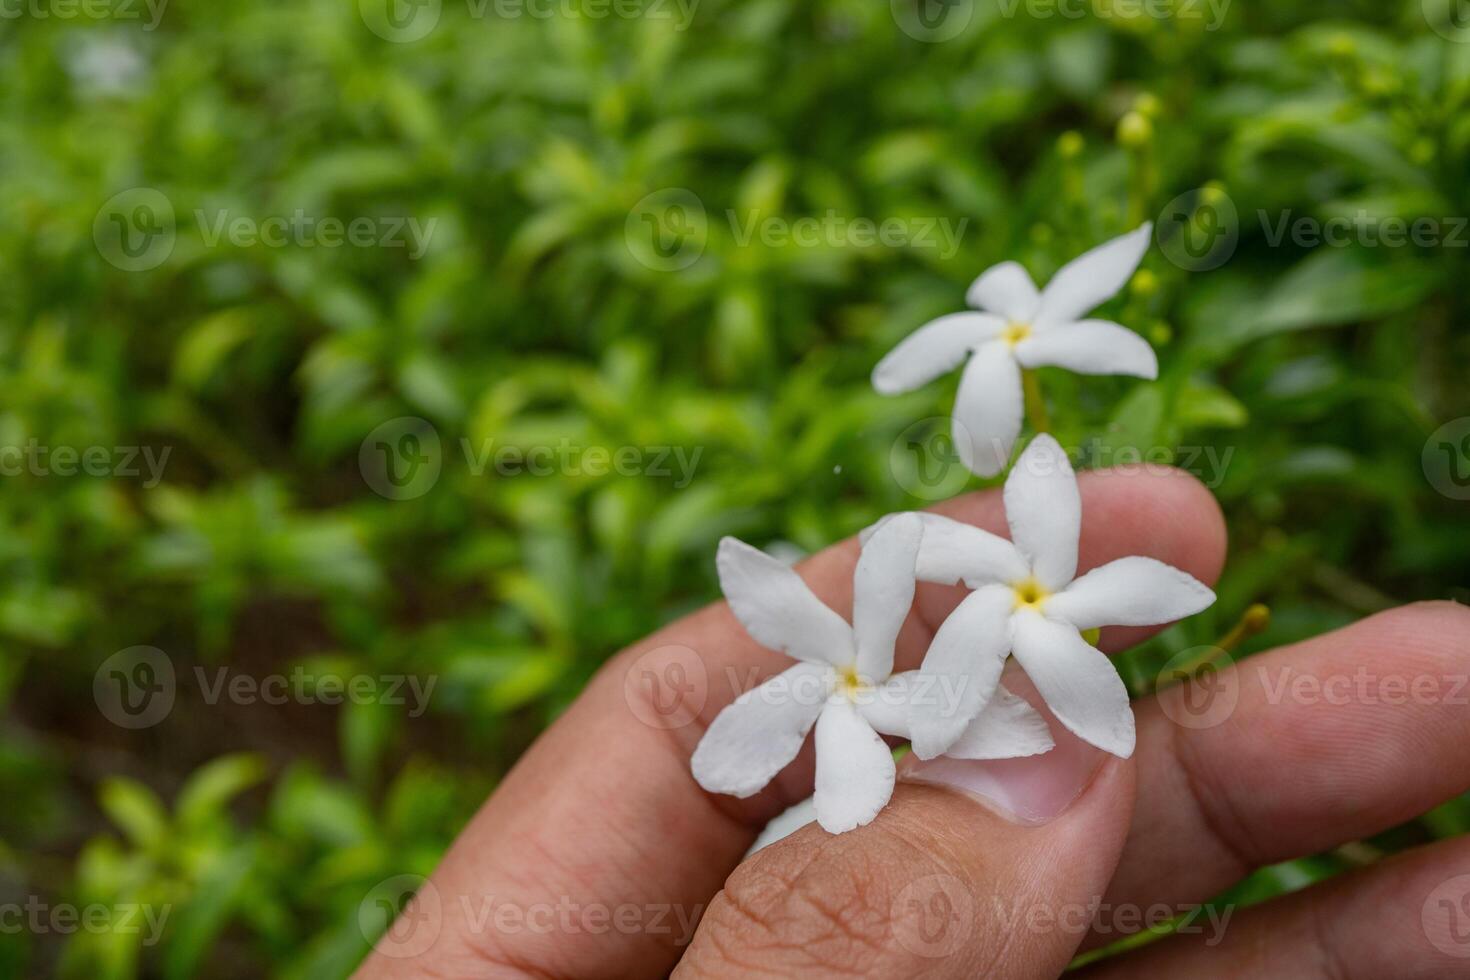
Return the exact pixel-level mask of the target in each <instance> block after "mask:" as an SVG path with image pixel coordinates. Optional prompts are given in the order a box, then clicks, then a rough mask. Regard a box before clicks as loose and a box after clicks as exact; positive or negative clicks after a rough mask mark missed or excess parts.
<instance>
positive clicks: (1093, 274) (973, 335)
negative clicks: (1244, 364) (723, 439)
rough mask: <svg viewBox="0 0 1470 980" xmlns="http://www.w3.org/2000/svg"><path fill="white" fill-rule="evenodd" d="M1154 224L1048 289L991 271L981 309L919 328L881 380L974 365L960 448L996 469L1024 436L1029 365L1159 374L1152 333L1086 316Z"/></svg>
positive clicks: (885, 365) (1129, 270)
mask: <svg viewBox="0 0 1470 980" xmlns="http://www.w3.org/2000/svg"><path fill="white" fill-rule="evenodd" d="M1152 230H1153V226H1152V225H1150V224H1145V225H1143V226H1142V227H1140V228H1138V229H1136V230H1134V231H1132V232H1129V233H1128V234H1126V235H1124V236H1122V237H1121V238H1115V239H1113V240H1112V241H1110V242H1107V243H1105V244H1103V245H1099V246H1098V247H1097V248H1095V249H1093V250H1092V251H1090V252H1088V253H1086V254H1085V255H1082V256H1079V257H1078V258H1076V259H1074V260H1072V261H1071V262H1069V263H1067V264H1066V265H1065V266H1063V267H1062V268H1061V269H1060V270H1059V271H1058V272H1057V274H1056V275H1055V276H1053V277H1052V280H1051V282H1049V283H1047V286H1046V289H1044V290H1042V291H1040V292H1038V291H1037V289H1036V285H1035V284H1034V283H1033V282H1032V281H1031V277H1030V276H1029V275H1027V274H1026V270H1025V269H1023V268H1021V266H1020V265H1019V264H1018V263H1015V262H1004V263H1002V264H1000V265H997V266H995V267H994V268H992V269H989V270H987V271H986V272H985V273H984V274H983V275H981V276H980V278H979V279H976V280H975V283H974V285H972V286H971V287H970V290H969V292H968V293H967V294H966V296H965V299H966V301H967V302H968V303H969V304H970V305H971V306H972V307H974V308H975V309H976V310H978V311H980V312H968V313H951V314H950V315H948V316H942V317H940V318H939V319H937V320H934V321H931V322H930V323H926V324H925V325H924V326H922V327H920V328H919V329H918V330H915V331H914V332H913V333H912V334H910V335H909V336H908V337H907V338H905V340H904V341H903V342H902V343H901V344H899V345H898V346H897V347H895V348H894V349H893V350H892V352H890V353H889V354H888V356H887V357H885V358H883V360H881V361H879V362H878V366H877V367H875V368H874V369H873V387H874V388H876V389H878V391H880V392H881V393H883V394H885V395H897V394H901V393H903V392H905V391H912V390H914V389H915V388H918V387H921V386H922V385H925V384H927V383H929V382H930V381H933V380H934V379H935V378H937V377H939V376H940V375H942V374H945V373H947V372H949V371H952V370H954V369H955V368H957V367H959V366H960V365H961V364H964V365H965V370H964V374H963V375H962V376H961V378H960V387H959V392H958V393H957V394H956V395H955V402H954V416H953V433H952V434H953V438H954V443H955V451H956V452H957V453H958V454H959V457H960V462H962V463H964V464H965V467H966V468H967V469H968V470H970V472H972V473H974V474H976V475H977V476H995V475H996V474H997V473H999V472H1001V471H1002V470H1004V469H1005V467H1006V463H1007V462H1009V461H1010V458H1011V450H1012V449H1013V448H1014V446H1015V444H1016V437H1017V436H1019V435H1020V434H1021V419H1022V417H1023V416H1024V414H1025V394H1024V391H1023V389H1022V378H1021V375H1022V371H1023V370H1025V369H1031V368H1038V367H1061V368H1066V369H1068V370H1069V371H1076V372H1077V373H1078V374H1125V375H1133V376H1135V377H1140V378H1155V377H1157V376H1158V373H1159V362H1158V359H1157V358H1156V357H1155V356H1154V351H1153V348H1152V347H1150V346H1149V345H1148V341H1146V340H1144V339H1143V338H1142V337H1140V336H1139V335H1138V334H1136V333H1134V332H1133V331H1132V330H1129V329H1128V328H1127V327H1123V326H1119V325H1118V324H1116V323H1111V322H1109V321H1107V320H1084V319H1082V317H1084V316H1086V315H1087V313H1089V312H1090V311H1091V310H1093V309H1096V308H1097V307H1098V306H1100V305H1102V304H1103V303H1104V302H1106V301H1107V300H1108V299H1110V298H1111V297H1112V296H1113V295H1114V294H1115V293H1117V292H1118V290H1120V289H1122V288H1123V286H1124V285H1125V284H1126V283H1127V282H1128V280H1129V279H1130V278H1132V276H1133V273H1134V271H1135V270H1137V268H1138V264H1139V263H1140V262H1142V261H1143V254H1144V252H1145V251H1147V250H1148V243H1149V235H1150V234H1151V233H1152Z"/></svg>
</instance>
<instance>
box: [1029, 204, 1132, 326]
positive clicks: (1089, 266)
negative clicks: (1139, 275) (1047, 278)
mask: <svg viewBox="0 0 1470 980" xmlns="http://www.w3.org/2000/svg"><path fill="white" fill-rule="evenodd" d="M1152 234H1153V225H1152V224H1149V223H1147V222H1145V223H1144V224H1143V225H1142V226H1141V227H1139V228H1136V229H1134V230H1133V231H1131V232H1129V233H1128V234H1126V235H1123V236H1121V237H1119V238H1114V239H1113V240H1112V241H1110V242H1104V243H1103V244H1102V245H1099V246H1098V247H1097V248H1095V249H1093V250H1092V251H1090V252H1087V253H1085V254H1083V255H1079V256H1078V257H1077V258H1075V259H1073V260H1072V261H1071V262H1068V263H1067V264H1066V265H1064V266H1062V268H1061V269H1060V270H1058V272H1057V274H1056V275H1055V276H1052V279H1051V282H1049V283H1047V284H1046V288H1045V289H1043V290H1042V291H1041V304H1040V306H1039V307H1038V309H1037V312H1036V320H1035V325H1036V326H1037V327H1038V328H1039V329H1045V328H1046V327H1050V326H1057V325H1060V324H1063V323H1072V322H1073V321H1076V320H1080V319H1082V318H1083V317H1084V316H1086V315H1087V314H1088V313H1089V312H1091V311H1092V310H1095V309H1097V307H1099V306H1101V305H1102V304H1103V303H1104V302H1106V301H1107V300H1109V299H1111V298H1112V297H1113V295H1114V294H1115V293H1117V292H1118V290H1120V289H1122V288H1123V286H1124V285H1125V284H1126V283H1127V282H1128V279H1129V278H1130V277H1131V276H1132V275H1133V272H1134V270H1135V269H1137V268H1138V263H1140V262H1142V261H1143V253H1145V252H1147V251H1148V244H1149V236H1150V235H1152Z"/></svg>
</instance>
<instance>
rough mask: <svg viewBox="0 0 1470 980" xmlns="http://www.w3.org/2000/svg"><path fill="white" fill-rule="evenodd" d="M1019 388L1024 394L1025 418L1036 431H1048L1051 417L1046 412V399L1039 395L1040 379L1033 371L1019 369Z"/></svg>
mask: <svg viewBox="0 0 1470 980" xmlns="http://www.w3.org/2000/svg"><path fill="white" fill-rule="evenodd" d="M1021 390H1022V391H1023V392H1025V394H1026V418H1027V419H1029V420H1030V421H1031V428H1033V429H1035V430H1036V431H1037V432H1050V431H1051V419H1050V418H1049V417H1048V416H1047V414H1046V399H1045V398H1043V397H1042V396H1041V379H1039V378H1038V377H1037V376H1036V372H1035V371H1031V370H1028V369H1023V370H1022V371H1021Z"/></svg>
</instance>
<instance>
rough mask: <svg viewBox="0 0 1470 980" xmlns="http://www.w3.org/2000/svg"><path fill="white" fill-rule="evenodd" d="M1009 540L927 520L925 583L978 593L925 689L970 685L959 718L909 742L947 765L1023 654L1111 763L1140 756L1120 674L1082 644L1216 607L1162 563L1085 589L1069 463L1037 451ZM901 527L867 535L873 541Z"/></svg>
mask: <svg viewBox="0 0 1470 980" xmlns="http://www.w3.org/2000/svg"><path fill="white" fill-rule="evenodd" d="M1004 497H1005V508H1006V522H1007V523H1008V524H1009V525H1010V528H1011V540H1010V541H1007V540H1006V539H1004V538H1002V537H998V536H997V535H994V534H990V533H989V532H987V531H982V530H981V529H979V528H977V527H974V526H972V525H969V524H962V523H960V522H958V521H954V520H951V519H949V518H947V517H941V516H939V515H937V514H919V515H918V517H919V518H920V520H921V521H922V523H923V526H924V538H923V542H922V546H921V548H920V550H919V559H918V564H917V566H916V572H915V574H916V575H917V576H918V578H919V580H920V581H924V582H942V583H945V584H947V585H954V584H956V583H958V582H964V584H965V585H967V586H968V587H969V588H971V589H973V590H974V591H973V592H971V593H970V594H969V595H968V596H966V597H965V599H964V601H962V602H961V603H960V604H959V606H958V607H956V609H955V611H954V612H953V613H951V614H950V616H949V618H948V619H946V620H945V621H944V624H943V625H942V626H941V627H940V628H939V631H938V632H937V633H936V634H935V636H934V640H933V642H932V643H931V644H930V647H929V652H928V653H927V654H926V655H925V657H924V662H923V665H922V666H921V668H920V676H921V677H933V678H936V679H937V680H939V681H943V680H945V679H946V678H964V679H965V680H966V683H964V684H963V685H962V686H960V687H957V688H956V689H957V690H958V691H959V692H960V697H961V703H960V707H959V710H957V711H951V712H933V711H929V710H918V709H916V710H914V711H913V712H911V717H910V733H909V734H910V738H911V739H912V741H913V748H914V753H915V754H916V755H918V756H919V757H920V758H922V759H929V758H933V757H934V756H937V755H940V754H942V753H944V752H945V751H946V750H947V749H948V748H949V746H950V744H951V743H952V742H954V741H955V740H956V739H957V738H958V737H959V736H960V733H961V732H962V731H963V730H964V727H965V725H966V723H967V722H968V721H969V719H970V718H973V717H975V714H976V713H977V712H981V711H983V710H984V709H985V705H986V702H987V700H988V699H989V698H990V697H991V692H992V691H994V690H996V687H997V685H998V683H999V680H1000V675H1001V669H1002V668H1003V667H1004V666H1005V661H1006V657H1007V655H1008V654H1011V653H1014V654H1015V657H1016V659H1017V660H1018V661H1019V662H1020V664H1021V667H1022V668H1024V669H1025V671H1026V674H1027V676H1029V677H1030V678H1031V681H1032V683H1033V684H1035V685H1036V689H1037V691H1038V692H1039V693H1040V694H1041V696H1042V698H1044V699H1045V701H1046V703H1047V706H1048V707H1050V708H1051V711H1052V714H1054V715H1056V717H1057V720H1058V721H1060V722H1061V723H1062V724H1063V725H1065V726H1066V727H1067V728H1068V729H1070V730H1071V731H1072V732H1074V733H1075V734H1076V735H1077V736H1078V737H1079V738H1081V739H1083V740H1084V741H1087V742H1090V743H1092V744H1093V745H1096V746H1098V747H1099V748H1101V749H1105V750H1107V751H1108V752H1111V753H1113V754H1114V755H1118V756H1122V757H1123V758H1125V759H1126V758H1127V757H1128V756H1130V755H1132V754H1133V746H1134V727H1133V710H1132V707H1131V706H1130V705H1129V703H1128V689H1127V688H1126V687H1124V685H1123V680H1122V678H1120V677H1119V676H1118V672H1117V670H1116V669H1115V668H1114V667H1113V664H1112V662H1111V661H1110V660H1109V659H1108V658H1107V656H1106V655H1104V654H1103V653H1102V652H1101V651H1099V650H1098V649H1097V648H1096V647H1094V646H1092V645H1091V644H1090V643H1088V642H1087V641H1086V640H1085V639H1083V638H1082V631H1083V630H1088V629H1093V628H1095V627H1098V626H1153V625H1157V624H1160V623H1168V622H1173V621H1174V620H1176V619H1182V618H1183V617H1185V616H1190V615H1193V614H1194V613H1197V612H1199V611H1200V610H1201V609H1204V608H1206V607H1207V606H1209V605H1210V604H1211V603H1212V602H1214V601H1215V594H1214V592H1212V591H1210V589H1209V588H1208V587H1206V586H1205V585H1204V584H1202V583H1200V582H1199V581H1197V580H1195V579H1194V578H1193V577H1192V576H1190V575H1188V574H1186V573H1184V572H1182V571H1180V570H1179V569H1177V568H1174V567H1172V566H1170V565H1166V564H1164V563H1163V562H1161V561H1158V560H1156V559H1153V558H1143V557H1139V556H1134V557H1130V558H1119V559H1117V560H1116V561H1111V562H1108V563H1107V564H1106V565H1101V566H1099V567H1097V568H1094V569H1093V570H1092V571H1090V572H1088V573H1087V574H1085V575H1083V576H1082V577H1081V578H1077V577H1076V575H1077V540H1078V537H1079V535H1080V532H1081V528H1082V501H1081V498H1080V496H1079V495H1078V492H1077V478H1076V476H1075V475H1074V474H1073V472H1072V467H1071V464H1070V463H1069V462H1068V460H1067V456H1066V453H1064V452H1063V451H1062V447H1061V446H1060V445H1058V444H1057V441H1056V440H1055V439H1053V438H1052V437H1051V436H1049V435H1040V436H1037V437H1036V438H1035V439H1033V440H1032V442H1031V444H1030V445H1029V446H1027V447H1026V451H1025V452H1023V453H1022V454H1021V458H1020V459H1018V460H1017V461H1016V465H1015V467H1014V468H1013V469H1012V470H1011V473H1010V476H1008V477H1007V478H1006V484H1005V492H1004ZM897 516H898V515H895V516H890V517H887V518H884V520H883V521H880V522H879V523H878V524H877V525H876V526H875V527H874V528H870V529H869V531H867V532H865V533H867V534H871V535H872V536H873V538H874V539H876V538H877V536H878V535H879V534H881V533H883V530H884V528H886V527H887V524H888V523H889V522H891V521H894V520H896V519H897Z"/></svg>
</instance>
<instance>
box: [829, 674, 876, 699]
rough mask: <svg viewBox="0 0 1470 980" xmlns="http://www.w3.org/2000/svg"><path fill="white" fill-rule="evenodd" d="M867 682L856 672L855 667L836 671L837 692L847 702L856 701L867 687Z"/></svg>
mask: <svg viewBox="0 0 1470 980" xmlns="http://www.w3.org/2000/svg"><path fill="white" fill-rule="evenodd" d="M867 686H868V685H867V682H866V681H864V680H863V678H862V675H861V674H859V673H858V672H857V667H856V665H854V666H849V667H842V668H839V669H838V671H837V691H838V693H840V694H841V695H842V696H843V697H845V698H847V700H849V701H856V700H857V697H858V695H859V694H861V693H862V692H863V690H864V689H865V688H866V687H867Z"/></svg>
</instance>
